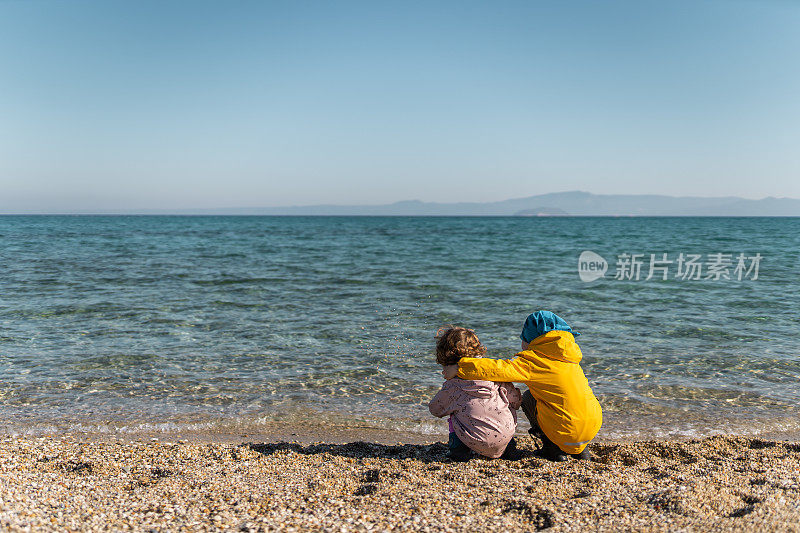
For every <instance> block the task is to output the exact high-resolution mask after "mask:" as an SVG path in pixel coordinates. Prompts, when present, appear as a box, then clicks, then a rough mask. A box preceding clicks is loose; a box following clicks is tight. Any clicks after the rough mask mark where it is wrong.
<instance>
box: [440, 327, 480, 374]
mask: <svg viewBox="0 0 800 533" xmlns="http://www.w3.org/2000/svg"><path fill="white" fill-rule="evenodd" d="M484 355H486V347H485V346H484V345H483V344H481V341H480V340H478V336H477V335H475V332H474V331H473V330H471V329H467V328H456V327H452V326H448V327H445V328H439V331H438V332H437V333H436V362H437V363H439V364H440V365H442V366H446V365H454V364H456V363H457V362H458V360H459V359H461V358H462V357H483V356H484Z"/></svg>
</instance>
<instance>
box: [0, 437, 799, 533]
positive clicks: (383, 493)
mask: <svg viewBox="0 0 800 533" xmlns="http://www.w3.org/2000/svg"><path fill="white" fill-rule="evenodd" d="M340 436H341V435H340ZM385 437H387V436H385V435H384V439H383V440H384V441H385V440H386V439H385ZM378 440H380V439H378ZM519 443H520V448H521V450H522V454H521V455H522V457H521V458H519V459H518V460H513V461H512V460H484V459H473V460H471V461H469V462H467V463H451V462H448V461H447V460H446V459H445V458H444V453H445V446H444V444H442V443H428V444H426V443H414V444H385V443H383V444H381V443H377V442H352V443H347V444H335V443H301V442H299V441H298V442H277V441H273V442H240V443H230V442H227V443H223V442H216V443H209V442H197V441H195V442H190V441H186V440H183V439H181V440H180V441H177V442H166V441H155V440H149V439H148V440H141V441H124V442H123V441H117V440H114V439H106V440H98V439H89V438H75V437H54V436H50V437H37V438H34V437H6V438H4V440H3V441H2V443H0V529H3V530H9V531H100V530H133V531H205V530H236V531H308V530H321V531H391V530H407V531H412V530H413V531H418V530H422V531H536V530H548V531H554V532H555V531H586V530H593V531H676V530H691V531H800V444H797V443H791V442H781V441H768V440H758V439H751V438H743V437H712V438H706V439H701V440H691V441H685V442H679V441H651V442H632V443H613V442H605V443H599V444H596V445H595V446H594V447H593V454H594V457H593V459H592V460H591V461H577V460H570V461H568V462H565V463H552V462H548V461H546V460H543V459H541V458H539V457H537V456H535V455H534V454H533V451H534V450H535V449H536V447H537V444H538V442H537V441H535V440H533V439H531V438H529V437H527V436H525V437H521V438H519Z"/></svg>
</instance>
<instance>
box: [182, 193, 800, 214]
mask: <svg viewBox="0 0 800 533" xmlns="http://www.w3.org/2000/svg"><path fill="white" fill-rule="evenodd" d="M182 213H184V214H220V215H226V214H230V215H295V216H308V215H317V216H326V215H327V216H330V215H342V216H344V215H347V216H515V215H516V216H800V200H797V199H793V198H773V197H768V198H763V199H761V200H746V199H744V198H738V197H736V196H724V197H715V198H703V197H696V196H660V195H639V194H591V193H588V192H582V191H571V192H558V193H551V194H540V195H536V196H529V197H527V198H516V199H511V200H503V201H500V202H462V203H450V204H445V203H437V202H421V201H419V200H407V201H402V202H395V203H393V204H388V205H313V206H296V207H264V208H228V209H205V210H200V209H193V210H191V211H184V212H182Z"/></svg>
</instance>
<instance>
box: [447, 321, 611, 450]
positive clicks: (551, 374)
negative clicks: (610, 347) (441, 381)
mask: <svg viewBox="0 0 800 533" xmlns="http://www.w3.org/2000/svg"><path fill="white" fill-rule="evenodd" d="M577 335H580V333H578V332H577V331H573V330H572V328H570V326H569V325H568V324H567V323H566V322H565V321H564V320H563V319H562V318H561V317H559V316H558V315H556V314H555V313H551V312H550V311H536V312H535V313H532V314H531V315H529V316H528V318H527V319H526V320H525V324H524V326H523V328H522V333H521V334H520V338H521V339H522V351H521V352H519V353H518V354H517V355H516V357H515V358H514V359H484V358H481V359H476V358H469V357H464V358H462V359H461V360H460V361H458V364H457V365H451V366H448V367H445V370H444V372H443V374H444V376H445V378H448V379H449V378H452V377H456V376H458V377H460V378H462V379H477V380H480V379H482V380H487V381H516V382H523V383H525V384H526V385H527V386H528V389H529V390H528V391H526V392H525V393H524V394H523V395H522V410H523V412H524V413H525V415H526V416H527V417H528V420H529V421H530V423H531V429H530V433H531V434H532V435H535V436H537V437H539V438H541V439H542V443H543V446H542V450H541V454H542V455H544V456H545V457H547V458H548V459H551V460H554V461H566V460H567V455H571V456H572V457H574V458H576V459H588V458H589V450H588V447H587V446H588V444H589V442H590V441H591V440H592V439H594V437H595V436H596V435H597V432H598V431H599V430H600V426H601V425H602V423H603V414H602V410H601V408H600V402H598V401H597V398H596V397H595V395H594V393H593V392H592V389H591V388H590V387H589V382H588V381H587V379H586V376H585V375H584V374H583V370H582V369H581V366H580V364H579V363H580V361H581V358H582V357H583V356H582V354H581V349H580V347H579V346H578V344H577V343H576V342H575V337H576V336H577Z"/></svg>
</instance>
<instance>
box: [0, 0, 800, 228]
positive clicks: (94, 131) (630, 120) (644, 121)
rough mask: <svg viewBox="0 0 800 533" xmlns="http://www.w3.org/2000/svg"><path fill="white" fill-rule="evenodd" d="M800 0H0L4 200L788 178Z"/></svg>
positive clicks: (771, 186) (795, 149)
mask: <svg viewBox="0 0 800 533" xmlns="http://www.w3.org/2000/svg"><path fill="white" fill-rule="evenodd" d="M798 144H800V2H796V1H793V0H758V1H757V0H717V1H710V0H690V1H680V0H672V1H669V2H664V1H658V2H656V1H649V0H632V1H613V0H612V1H607V2H597V1H581V0H574V1H548V2H544V1H534V0H528V1H524V2H515V1H504V2H489V1H486V2H472V1H458V2H446V1H442V2H415V1H409V0H404V1H402V2H389V1H387V2H374V1H369V2H346V1H342V2H327V1H320V2H308V1H290V2H261V1H259V2H248V1H235V2H225V1H217V2H195V1H192V2H190V1H181V2H169V1H158V2H149V1H141V0H137V1H135V2H134V1H130V2H124V1H102V2H101V1H96V2H83V1H77V0H75V1H72V0H59V1H47V0H27V1H8V0H0V212H5V213H11V212H42V213H46V212H113V211H117V210H122V211H124V210H136V209H166V210H169V209H176V210H178V209H191V208H215V207H260V206H288V205H315V204H344V205H357V204H384V203H391V202H395V201H400V200H411V199H417V200H423V201H436V202H460V201H495V200H504V199H508V198H520V197H526V196H531V195H535V194H543V193H551V192H559V191H568V190H583V191H588V192H592V193H596V194H668V195H687V196H688V195H693V196H742V197H746V198H763V197H765V196H778V197H784V196H787V197H795V198H800V146H798Z"/></svg>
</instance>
